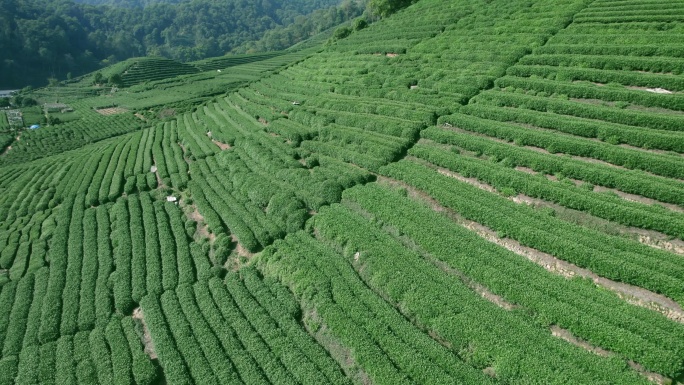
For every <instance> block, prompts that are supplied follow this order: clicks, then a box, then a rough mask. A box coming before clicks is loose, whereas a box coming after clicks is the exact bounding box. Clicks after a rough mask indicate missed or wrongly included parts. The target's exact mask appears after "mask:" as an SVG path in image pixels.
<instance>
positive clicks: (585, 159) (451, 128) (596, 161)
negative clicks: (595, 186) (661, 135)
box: [441, 125, 684, 182]
mask: <svg viewBox="0 0 684 385" xmlns="http://www.w3.org/2000/svg"><path fill="white" fill-rule="evenodd" d="M441 127H442V128H443V129H445V130H449V131H454V132H459V133H463V134H469V135H475V136H479V137H481V138H486V139H489V140H492V141H494V142H497V143H502V144H508V145H512V146H515V147H520V148H524V149H527V150H532V151H535V152H538V153H540V154H544V155H554V156H568V157H570V158H571V159H574V160H579V161H582V162H587V163H593V164H601V165H604V166H608V167H613V168H617V169H621V170H628V171H634V170H632V169H629V168H627V167H623V166H618V165H615V164H613V163H609V162H606V161H603V160H600V159H594V158H588V157H584V156H576V155H568V154H565V153H552V152H549V151H547V150H546V149H544V148H541V147H535V146H518V145H515V144H511V142H508V141H506V140H503V139H499V138H495V137H492V136H488V135H484V134H481V133H479V132H473V131H468V130H464V129H462V128H458V127H456V126H444V125H443V126H441ZM530 127H532V126H530ZM535 129H538V130H540V131H544V129H540V128H536V127H535ZM457 147H458V146H457ZM639 151H642V152H649V150H644V149H639ZM641 171H642V172H644V173H646V174H648V175H653V176H657V177H661V178H664V177H663V176H660V175H657V174H653V173H651V172H648V171H644V170H641ZM669 179H672V180H676V181H679V182H684V180H683V179H678V178H669Z"/></svg>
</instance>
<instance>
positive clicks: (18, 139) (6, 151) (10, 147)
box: [0, 133, 21, 156]
mask: <svg viewBox="0 0 684 385" xmlns="http://www.w3.org/2000/svg"><path fill="white" fill-rule="evenodd" d="M20 140H21V133H19V134H18V135H17V137H16V138H14V141H15V142H18V141H20ZM11 149H12V144H10V145H9V146H7V148H5V150H4V151H3V152H2V154H0V156H5V155H7V153H8V152H10V150H11Z"/></svg>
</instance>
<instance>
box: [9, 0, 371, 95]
mask: <svg viewBox="0 0 684 385" xmlns="http://www.w3.org/2000/svg"><path fill="white" fill-rule="evenodd" d="M92 2H93V3H99V4H81V3H75V2H73V1H67V0H58V1H47V0H0V49H1V51H2V56H1V58H0V59H1V60H2V62H1V63H0V69H1V71H0V88H20V87H24V86H26V85H43V84H46V83H47V81H48V80H47V79H48V78H58V79H64V78H69V77H75V76H78V75H81V74H84V73H87V72H90V71H93V70H96V69H98V68H100V67H103V66H106V65H109V64H112V63H114V62H117V61H120V60H124V59H126V58H130V57H137V56H164V57H167V58H171V59H176V60H180V61H192V60H198V59H203V58H206V57H212V56H220V55H224V54H226V53H228V52H231V51H232V50H233V49H234V48H236V47H238V46H240V45H243V44H245V43H246V42H249V41H256V40H259V39H261V38H262V37H263V35H264V33H265V32H266V31H269V30H272V29H274V28H277V27H284V26H288V25H290V24H292V23H294V22H295V21H298V22H299V24H301V25H304V24H305V22H304V21H305V20H306V19H305V18H303V16H304V15H308V14H310V13H311V12H313V11H316V10H319V9H325V8H330V7H335V6H337V5H339V4H340V3H341V1H340V0H290V1H284V0H260V1H247V0H223V1H220V2H217V1H212V0H190V1H182V2H175V1H156V2H154V1H146V0H143V1H138V0H131V1H117V0H113V1H108V0H106V1H99V0H95V1H92ZM354 3H355V2H354ZM351 4H352V2H351V1H349V0H347V4H346V5H345V4H343V5H342V6H341V7H340V10H341V11H339V14H338V10H337V9H334V10H332V11H329V13H325V15H328V16H331V15H334V16H332V17H328V18H327V19H326V20H328V21H327V22H326V21H321V22H320V23H319V24H321V25H325V26H328V27H329V26H330V25H329V24H330V20H332V21H335V22H338V21H343V20H344V19H345V18H348V17H353V16H355V15H356V13H355V12H358V10H359V9H361V8H362V7H360V6H354V5H351ZM344 9H347V11H346V12H345V11H344ZM321 15H322V14H321ZM320 28H322V27H320V26H319V27H317V29H313V28H311V26H309V29H308V32H306V33H305V31H306V30H305V29H303V30H302V34H300V37H301V38H306V37H307V36H308V34H311V33H315V32H317V31H318V30H319V29H320ZM298 38H299V37H296V36H290V39H289V40H288V42H289V41H291V42H296V41H295V40H296V39H298ZM280 40H282V39H280ZM281 47H282V44H281V43H280V42H279V43H278V47H275V48H281ZM260 48H261V49H263V50H268V49H271V48H274V47H268V46H263V45H262V46H260Z"/></svg>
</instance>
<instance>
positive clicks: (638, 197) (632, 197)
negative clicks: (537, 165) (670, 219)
mask: <svg viewBox="0 0 684 385" xmlns="http://www.w3.org/2000/svg"><path fill="white" fill-rule="evenodd" d="M515 169H516V170H518V171H522V172H525V173H528V174H530V175H539V173H538V172H536V171H534V170H533V169H531V168H528V167H519V166H518V167H516V168H515ZM544 176H545V177H546V178H547V179H549V180H552V181H558V178H557V177H556V176H555V175H544ZM568 179H569V180H571V181H572V182H573V183H574V184H575V185H576V186H580V185H582V184H583V183H585V182H584V181H581V180H578V179H570V178H568ZM594 191H595V192H611V193H613V194H615V195H617V196H619V197H620V198H622V199H624V200H627V201H631V202H637V203H643V204H647V205H659V206H662V207H665V208H666V209H668V210H672V211H675V212H678V213H682V214H684V208H682V207H680V206H677V205H675V204H671V203H664V202H660V201H657V200H655V199H651V198H646V197H643V196H641V195H636V194H629V193H626V192H622V191H620V190H617V189H614V188H608V187H603V186H594Z"/></svg>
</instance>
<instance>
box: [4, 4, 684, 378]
mask: <svg viewBox="0 0 684 385" xmlns="http://www.w3.org/2000/svg"><path fill="white" fill-rule="evenodd" d="M328 36H330V35H326V37H325V38H319V39H318V40H315V41H317V42H320V43H321V44H320V45H314V44H313V43H310V45H304V46H305V47H307V48H306V50H303V51H293V52H287V53H282V52H279V53H271V54H255V55H243V56H234V57H221V58H215V59H210V60H205V61H202V62H198V63H189V64H184V65H181V66H179V65H178V64H180V63H169V61H165V60H161V59H149V60H148V59H145V60H139V61H138V62H137V63H138V64H137V65H138V67H135V68H133V67H132V63H133V62H128V63H127V64H118V65H116V66H113V67H111V68H109V69H107V70H103V73H104V72H107V71H120V72H121V73H123V72H126V71H128V73H127V74H126V75H131V78H129V81H130V83H128V85H130V86H127V87H123V88H120V89H118V90H115V91H114V92H111V89H110V88H105V87H102V88H91V85H87V86H84V84H85V83H84V84H81V85H79V84H78V83H74V84H70V85H68V86H66V87H55V88H54V89H45V90H38V92H37V95H40V97H42V98H45V99H46V100H49V99H50V98H52V99H58V98H57V96H58V95H65V96H64V97H59V100H60V101H64V100H68V103H69V105H70V106H72V107H73V108H74V110H75V111H74V112H73V113H70V114H73V115H72V117H78V119H75V120H71V121H69V122H67V123H64V124H58V125H54V126H50V127H44V128H41V129H39V130H35V131H22V132H21V137H20V138H19V140H17V141H14V138H12V137H9V136H8V137H7V138H5V139H7V140H5V139H3V138H2V137H0V145H1V144H2V143H8V144H9V143H12V149H11V150H9V151H7V152H6V153H4V154H3V155H0V192H2V194H0V309H4V310H0V384H14V383H17V384H24V383H27V384H28V383H31V384H36V383H59V384H62V383H64V384H67V383H69V384H72V383H79V384H80V383H84V384H98V383H105V384H109V383H115V384H133V383H136V384H159V383H168V384H223V383H231V384H232V383H250V384H292V385H294V384H311V385H320V384H350V385H351V384H392V385H396V384H407V385H408V384H477V385H480V384H492V385H494V384H501V385H513V384H516V385H518V384H519V385H527V384H557V385H566V384H606V385H608V384H621V385H623V384H643V385H645V384H663V385H665V384H672V385H674V384H679V383H683V382H684V344H682V341H684V309H683V306H684V265H683V264H682V258H684V96H683V95H684V94H683V92H684V81H683V80H682V74H684V59H682V57H683V55H684V46H682V44H681V42H682V41H684V1H663V0H629V1H618V0H595V1H590V0H557V1H553V2H549V1H544V0H507V1H503V0H473V1H467V2H466V1H459V0H450V1H444V0H420V1H418V2H416V3H415V4H413V5H412V6H410V7H408V8H406V9H404V10H402V11H399V12H397V13H396V14H394V15H392V16H390V17H387V18H383V19H381V20H379V21H377V22H374V23H372V24H371V25H369V26H368V27H367V28H363V29H361V30H357V31H352V32H350V34H349V36H347V37H345V38H342V39H337V40H335V41H331V42H329V43H326V44H323V43H324V42H327V41H328ZM143 63H146V64H144V65H143ZM148 65H149V66H148ZM145 66H147V67H146V68H147V69H145V70H143V67H145ZM160 66H162V67H163V66H166V67H165V68H170V70H169V71H170V72H164V71H162V69H161V67H160ZM187 66H191V67H192V68H200V67H201V68H203V69H205V70H204V71H202V72H200V71H199V69H198V70H197V71H194V70H190V69H188V68H187ZM218 69H220V70H221V72H218ZM186 70H187V72H184V71H186ZM155 71H157V72H159V74H160V75H159V76H157V75H156V74H155ZM174 71H176V72H174ZM133 75H135V76H137V77H136V78H133V77H132V76H133ZM162 75H163V76H162ZM131 79H134V80H131ZM84 82H85V81H84ZM60 88H62V89H60ZM79 89H80V90H82V91H83V94H81V95H82V96H77V95H79V91H78V90H79ZM86 92H96V93H98V95H89V96H86ZM66 95H71V96H69V97H68V98H67V96H66ZM64 98H67V99H64ZM29 118H30V119H34V118H32V117H31V115H30V111H29ZM27 123H29V121H28V120H27ZM5 146H6V145H5ZM3 148H4V147H3Z"/></svg>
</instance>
